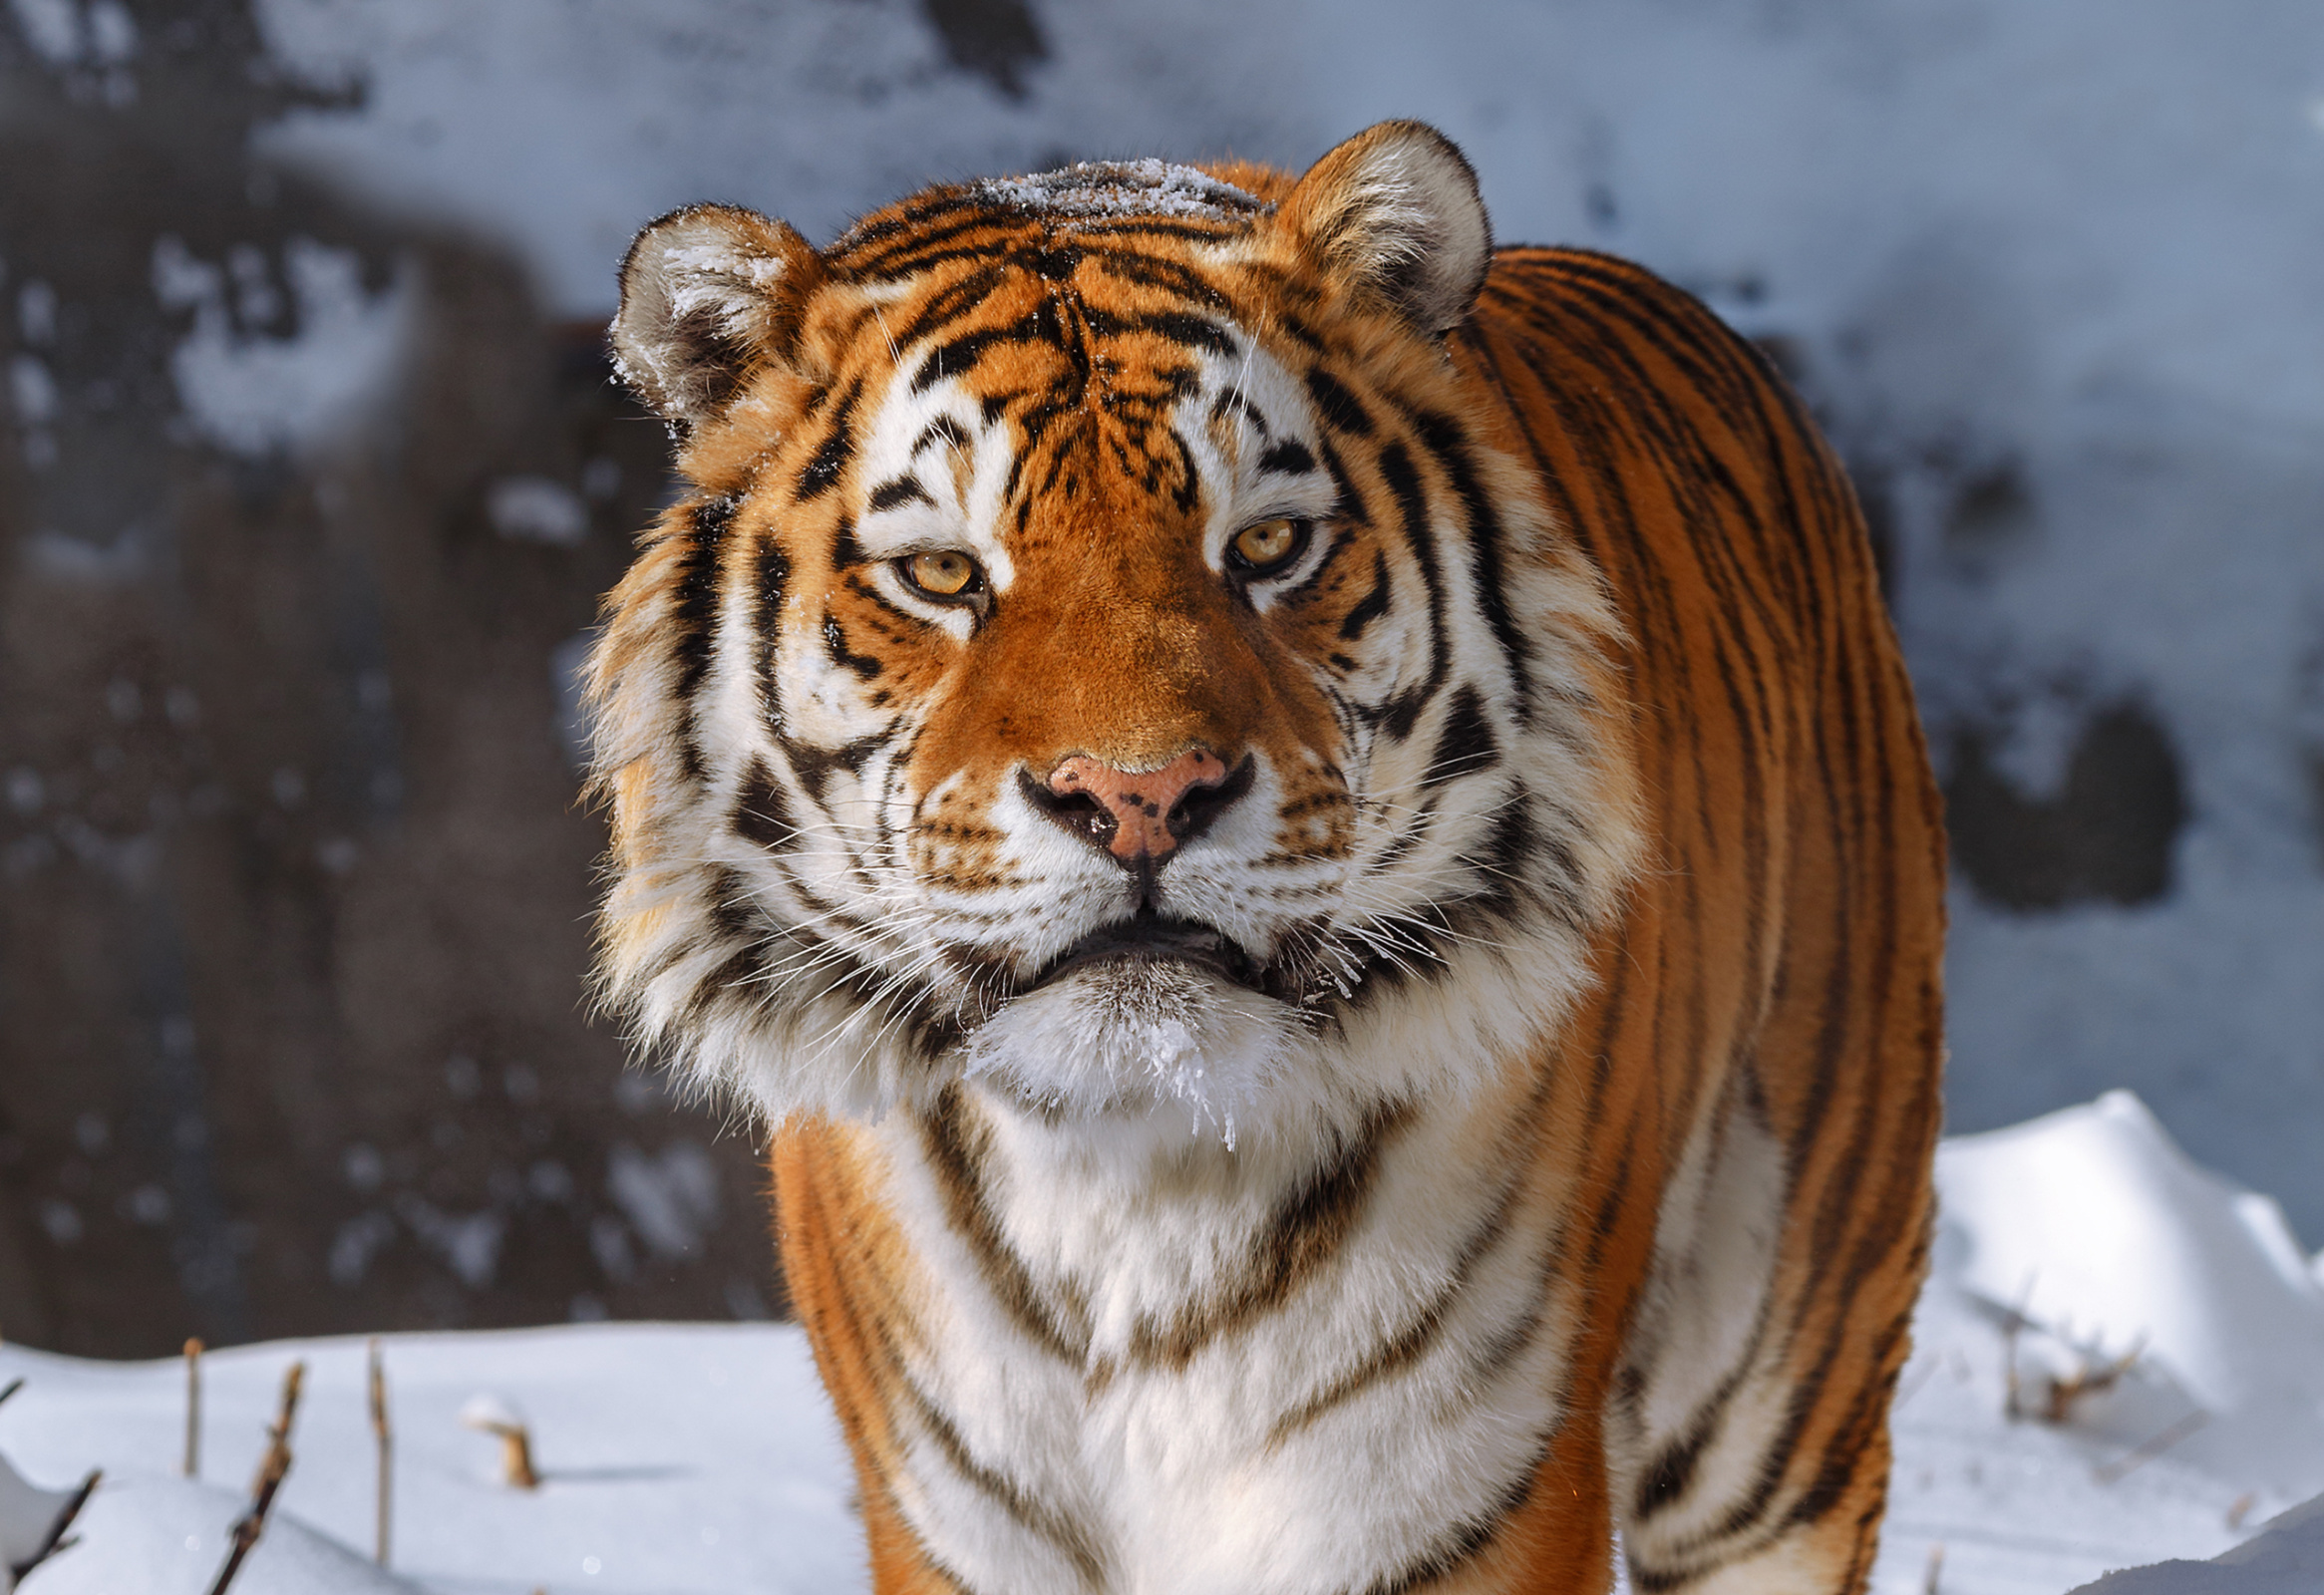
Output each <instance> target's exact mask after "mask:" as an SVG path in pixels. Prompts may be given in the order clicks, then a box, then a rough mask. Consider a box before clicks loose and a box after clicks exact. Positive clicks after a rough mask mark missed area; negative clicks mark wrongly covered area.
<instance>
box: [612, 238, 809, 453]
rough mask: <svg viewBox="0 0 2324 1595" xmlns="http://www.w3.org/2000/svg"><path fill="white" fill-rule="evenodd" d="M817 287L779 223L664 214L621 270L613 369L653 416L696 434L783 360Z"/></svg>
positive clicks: (801, 241) (803, 244)
mask: <svg viewBox="0 0 2324 1595" xmlns="http://www.w3.org/2000/svg"><path fill="white" fill-rule="evenodd" d="M822 278H823V257H822V256H820V255H818V254H817V253H816V252H815V247H814V245H812V244H810V243H809V242H808V241H807V240H806V239H805V238H802V237H801V236H800V235H799V234H798V233H797V232H796V231H795V230H793V229H792V228H791V227H790V226H788V225H787V224H785V223H783V222H780V221H775V220H772V219H770V218H769V217H766V216H762V215H760V214H759V213H758V212H757V211H755V210H744V209H741V208H740V207H738V206H734V205H689V206H687V207H686V208H685V209H684V210H673V211H672V212H670V214H668V215H666V216H664V217H662V219H661V220H659V221H656V222H654V223H652V224H651V225H649V226H648V227H647V228H646V229H645V230H644V231H643V232H641V233H639V234H638V235H637V240H636V241H635V242H634V243H632V244H631V245H630V246H629V253H628V255H627V256H626V257H624V258H623V260H622V262H621V309H620V310H619V311H618V312H617V313H616V314H615V315H614V317H613V327H612V339H613V364H614V368H615V369H616V370H618V371H619V372H620V373H621V380H622V381H623V382H626V383H627V384H629V387H630V389H631V391H632V392H634V393H635V394H636V395H637V396H638V398H640V399H641V400H643V401H644V402H645V403H646V405H647V406H648V407H649V408H651V409H652V410H653V411H654V412H655V414H657V415H659V416H661V417H662V418H663V419H664V420H666V421H670V422H674V423H676V424H677V425H679V426H681V427H685V428H688V429H691V428H693V427H695V426H698V425H699V424H701V423H702V422H705V421H708V420H710V419H712V418H713V417H715V416H717V415H718V413H719V412H720V411H721V410H723V409H725V408H726V405H727V403H728V401H730V400H732V399H733V398H734V396H735V393H736V391H737V390H739V389H740V388H741V387H742V385H743V383H744V382H745V381H746V380H748V379H749V377H750V376H751V374H752V373H753V372H755V371H757V370H759V369H760V368H761V367H763V366H766V365H768V364H770V363H775V362H780V361H783V360H785V359H787V358H788V357H789V356H790V355H791V353H792V351H793V346H794V345H795V344H796V343H797V341H798V336H799V323H800V315H801V311H802V309H803V308H804V306H805V305H806V302H807V297H808V294H809V292H810V291H811V290H812V289H813V288H814V287H815V285H816V284H817V283H818V282H820V281H821V280H822Z"/></svg>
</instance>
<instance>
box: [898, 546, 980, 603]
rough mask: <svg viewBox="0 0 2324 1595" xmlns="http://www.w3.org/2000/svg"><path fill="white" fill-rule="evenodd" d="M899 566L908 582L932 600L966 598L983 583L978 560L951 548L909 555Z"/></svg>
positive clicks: (900, 561)
mask: <svg viewBox="0 0 2324 1595" xmlns="http://www.w3.org/2000/svg"><path fill="white" fill-rule="evenodd" d="M895 564H896V569H897V570H898V571H899V572H901V573H902V575H903V579H904V580H905V581H907V582H909V583H911V585H912V586H914V587H916V588H918V589H919V590H920V591H921V592H923V593H925V594H927V595H928V596H929V597H930V598H965V597H967V596H968V595H969V594H970V593H972V592H974V591H976V589H977V585H978V583H980V582H981V581H982V580H983V575H982V573H981V572H980V571H978V569H977V568H976V561H975V560H973V559H971V558H969V557H968V555H966V554H964V553H958V552H955V551H954V550H952V549H950V548H939V549H936V550H934V551H933V552H930V553H924V554H907V555H905V556H904V557H903V558H901V559H898V560H897V561H896V562H895Z"/></svg>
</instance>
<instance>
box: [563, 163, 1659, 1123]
mask: <svg viewBox="0 0 2324 1595" xmlns="http://www.w3.org/2000/svg"><path fill="white" fill-rule="evenodd" d="M1490 252H1491V242H1490V235H1489V232H1488V228H1487V223H1486V217H1485V211H1484V207H1483V204H1482V202H1481V200H1480V198H1479V195H1478V192H1477V185H1476V180H1475V177H1474V175H1473V173H1472V172H1471V170H1470V168H1469V165H1468V162H1467V161H1466V160H1464V159H1463V158H1462V156H1461V154H1460V152H1459V151H1458V150H1457V149H1455V148H1454V147H1453V146H1452V145H1451V144H1450V143H1449V142H1447V141H1446V140H1445V139H1444V138H1443V137H1442V136H1441V135H1439V134H1437V133H1435V132H1434V131H1432V130H1430V129H1428V128H1425V127H1422V126H1420V125H1418V124H1413V123H1390V124H1384V125H1382V126H1380V127H1377V128H1374V129H1372V130H1371V131H1370V132H1368V133H1365V134H1363V135H1360V136H1359V137H1358V138H1356V139H1354V140H1352V141H1350V142H1349V143H1347V144H1345V145H1343V146H1341V147H1340V148H1339V149H1337V150H1335V151H1333V152H1332V153H1331V154H1330V155H1328V156H1327V157H1325V158H1324V160H1321V161H1320V162H1318V163H1317V164H1316V166H1314V167H1313V168H1312V169H1311V170H1309V171H1308V172H1307V173H1306V175H1305V176H1304V177H1301V178H1299V179H1297V180H1296V181H1294V180H1293V179H1291V178H1289V177H1287V176H1285V175H1283V174H1281V173H1276V172H1272V171H1267V170H1264V169H1260V168H1252V167H1244V166H1223V167H1219V168H1215V169H1211V170H1198V169H1194V168H1190V167H1185V166H1173V165H1164V164H1163V163H1162V162H1160V161H1147V162H1140V163H1127V164H1122V163H1105V164H1083V165H1076V166H1071V167H1068V168H1066V169H1064V170H1060V171H1054V172H1048V173H1045V174H1041V175H1037V176H1029V177H1024V178H1017V179H1010V180H1002V181H987V182H978V183H970V184H965V185H959V186H951V187H942V188H936V189H932V190H930V191H928V192H925V193H922V194H920V195H918V196H916V197H914V198H911V199H909V200H906V201H904V202H902V203H900V204H898V205H895V206H893V207H891V208H889V209H887V210H884V211H880V212H878V213H876V214H874V215H871V216H870V217H868V218H866V219H864V220H863V221H861V222H859V223H857V224H856V225H855V226H854V227H853V228H852V229H851V230H849V231H848V232H847V233H846V234H844V235H843V236H842V237H840V238H839V239H838V240H837V241H836V242H835V243H834V244H832V245H831V246H830V248H829V249H826V250H823V251H820V252H819V251H818V250H816V249H815V248H813V247H812V246H811V245H809V244H808V243H807V242H806V240H805V239H803V238H802V237H801V236H800V235H799V234H798V233H797V232H795V231H793V230H792V229H791V228H790V227H788V226H786V225H784V224H783V223H781V222H778V221H773V220H770V219H767V218H765V217H762V216H759V215H756V214H754V213H751V212H749V211H744V210H738V209H733V208H728V207H722V206H699V207H695V208H691V209H687V210H681V211H679V212H677V213H675V214H673V215H670V216H668V217H665V218H664V219H662V220H661V221H658V222H656V223H654V224H653V225H652V226H650V227H649V228H647V229H646V231H645V232H644V233H642V234H641V235H640V236H639V238H638V239H637V241H636V243H635V245H634V246H633V247H632V249H631V251H630V254H629V257H628V259H627V261H626V263H625V264H624V266H623V270H622V302H621V309H620V313H619V315H618V317H617V319H616V320H615V322H614V324H613V329H612V340H613V348H614V351H615V356H616V359H617V361H618V364H619V367H620V370H621V373H622V375H623V377H624V378H625V380H626V381H627V382H628V383H629V384H630V385H631V387H632V388H633V389H634V390H635V391H636V392H637V393H638V394H639V395H640V396H641V398H642V399H643V400H644V401H645V402H646V403H648V404H649V405H651V406H652V407H653V408H654V409H655V410H656V411H658V412H659V413H660V414H661V415H662V416H663V417H665V418H666V419H667V420H668V421H669V423H670V424H671V427H672V431H673V435H674V437H675V438H676V440H677V443H678V447H679V462H680V468H681V471H682V472H683V474H684V476H685V478H687V480H688V481H689V482H690V483H691V485H692V489H693V490H692V492H691V493H690V494H689V495H688V496H687V497H686V498H685V499H684V500H683V501H681V502H679V503H678V504H677V505H675V506H674V507H673V508H672V509H671V510H670V511H669V512H668V513H667V514H666V515H665V516H664V517H663V520H662V522H661V524H660V526H659V528H658V529H657V530H656V531H655V532H653V533H652V534H650V535H649V537H648V539H647V541H646V544H645V547H644V550H643V552H642V554H641V556H640V557H639V559H638V561H637V563H636V565H635V566H634V567H633V569H632V570H631V571H630V573H629V574H628V576H627V577H626V579H625V580H624V581H623V582H622V584H621V585H620V587H619V588H618V589H617V590H616V591H615V593H614V594H613V595H612V597H611V599H610V600H609V603H608V615H607V620H606V623H605V626H604V630H603V634H602V639H601V641H600V643H599V645H598V647H597V649H596V652H595V655H594V658H593V661H592V665H591V690H592V694H593V702H594V704H595V707H596V715H597V743H596V749H597V753H596V760H597V779H598V781H599V783H600V785H601V788H602V790H603V791H604V792H605V793H606V794H607V795H608V796H609V798H610V799H611V804H612V809H613V820H614V840H613V852H612V860H611V870H610V874H611V881H612V883H611V888H610V891H609V895H608V899H607V903H606V906H605V909H604V914H603V919H602V924H601V976H602V978H603V980H604V983H605V986H606V988H607V991H608V993H609V995H610V997H611V999H612V1000H613V1001H614V1002H615V1003H616V1004H617V1005H618V1006H620V1007H621V1008H623V1009H624V1010H625V1011H626V1012H627V1013H628V1014H629V1015H630V1016H631V1017H632V1018H633V1020H634V1021H635V1023H636V1024H637V1026H638V1028H639V1029H640V1030H641V1031H642V1032H643V1033H644V1034H645V1036H646V1037H647V1038H648V1039H649V1040H650V1041H651V1042H653V1043H656V1044H659V1045H660V1046H661V1047H662V1048H664V1049H665V1050H667V1051H669V1052H672V1053H674V1054H675V1055H677V1056H678V1057H679V1058H680V1059H681V1060H682V1061H683V1063H684V1065H685V1067H686V1068H687V1069H689V1070H690V1071H691V1072H692V1074H693V1075H694V1076H695V1078H696V1079H698V1080H700V1081H703V1082H706V1083H710V1084H714V1085H722V1086H727V1087H732V1088H736V1089H738V1090H740V1091H741V1092H742V1093H743V1094H745V1095H746V1096H747V1097H749V1098H751V1099H753V1100H755V1101H756V1102H757V1103H758V1104H759V1105H760V1106H762V1107H763V1108H764V1109H765V1110H766V1111H767V1112H768V1113H769V1114H770V1115H771V1116H773V1117H777V1118H780V1117H785V1116H787V1115H789V1114H792V1113H795V1112H802V1111H805V1112H829V1113H863V1112H877V1111H879V1110H880V1109H882V1108H884V1107H886V1106H888V1105H892V1104H896V1103H906V1104H909V1103H911V1102H914V1101H925V1100H927V1098H928V1096H929V1094H930V1093H932V1092H934V1091H937V1090H941V1089H943V1088H944V1087H945V1086H947V1085H949V1084H951V1083H953V1082H956V1081H959V1080H962V1079H964V1078H973V1079H981V1080H983V1081H984V1082H986V1083H987V1084H988V1085H989V1086H990V1087H991V1088H992V1089H994V1090H997V1091H1001V1092H1004V1093H1007V1094H1009V1095H1010V1096H1011V1097H1013V1098H1015V1099H1017V1100H1019V1101H1020V1102H1022V1103H1023V1104H1024V1105H1025V1106H1026V1107H1027V1108H1028V1109H1030V1110H1032V1111H1035V1112H1037V1113H1039V1114H1040V1115H1042V1116H1044V1117H1048V1118H1051V1119H1056V1118H1061V1117H1062V1118H1067V1119H1075V1120H1088V1121H1098V1120H1111V1121H1141V1122H1145V1121H1167V1122H1176V1123H1177V1124H1178V1125H1179V1128H1178V1130H1177V1131H1176V1133H1179V1134H1180V1135H1183V1133H1184V1127H1185V1125H1186V1124H1188V1123H1191V1124H1192V1125H1193V1126H1194V1127H1195V1128H1196V1129H1197V1130H1208V1131H1216V1132H1218V1133H1220V1134H1222V1135H1224V1136H1225V1137H1227V1138H1228V1139H1229V1140H1231V1138H1232V1137H1233V1136H1234V1135H1235V1134H1236V1133H1238V1132H1239V1133H1244V1134H1252V1133H1257V1134H1270V1133H1294V1132H1298V1131H1299V1130H1300V1129H1301V1128H1302V1127H1303V1126H1304V1127H1305V1128H1308V1129H1312V1128H1313V1127H1314V1124H1315V1122H1316V1120H1317V1118H1318V1117H1319V1116H1322V1117H1334V1116H1342V1115H1345V1114H1347V1113H1350V1112H1361V1111H1376V1110H1377V1109H1378V1108H1379V1107H1380V1106H1381V1105H1383V1104H1391V1103H1394V1102H1397V1101H1403V1100H1409V1099H1411V1098H1412V1097H1413V1096H1415V1095H1416V1094H1419V1093H1424V1092H1434V1091H1443V1090H1458V1089H1462V1088H1463V1086H1464V1085H1466V1084H1474V1083H1475V1082H1476V1081H1478V1080H1480V1079H1482V1078H1484V1077H1485V1076H1486V1075H1487V1074H1489V1073H1490V1072H1491V1071H1492V1070H1493V1069H1494V1068H1495V1067H1497V1066H1498V1065H1499V1064H1500V1063H1501V1062H1502V1061H1504V1060H1506V1059H1507V1058H1509V1057H1510V1056H1512V1055H1515V1054H1521V1053H1522V1051H1523V1050H1524V1049H1525V1048H1527V1047H1528V1046H1529V1045H1531V1044H1533V1043H1534V1042H1535V1041H1536V1040H1537V1039H1538V1038H1539V1037H1540V1036H1541V1035H1542V1034H1543V1033H1544V1032H1545V1031H1547V1030H1548V1029H1549V1028H1551V1027H1553V1026H1554V1025H1555V1023H1556V1021H1557V1019H1558V1018H1559V1016H1560V1015H1561V1014H1562V1013H1563V1012H1564V1011H1565V1010H1566V1009H1567V1008H1568V1007H1569V1005H1570V1004H1571V1002H1572V1001H1573V998H1574V996H1575V994H1576V993H1577V992H1578V991H1579V990H1580V989H1582V987H1583V986H1584V984H1585V982H1586V979H1587V964H1588V953H1587V946H1586V943H1587V938H1588V934H1589V931H1590V930H1591V928H1592V926H1593V925H1594V924H1595V923H1596V922H1598V921H1599V920H1601V919H1602V918H1603V917H1604V916H1605V915H1606V914H1607V913H1609V911H1610V910H1611V908H1612V906H1613V904H1614V903H1615V901H1616V900H1617V899H1618V897H1619V895H1620V892H1621V886H1622V881H1623V878H1624V876H1625V873H1626V872H1627V870H1628V869H1629V867H1630V860H1631V858H1632V857H1633V856H1634V854H1635V852H1636V840H1635V836H1634V834H1633V832H1634V828H1635V827H1634V824H1633V821H1632V818H1631V811H1632V804H1631V801H1630V798H1629V796H1628V791H1629V789H1628V781H1629V778H1628V776H1627V775H1626V774H1625V772H1626V770H1627V757H1626V754H1625V753H1624V751H1623V750H1624V748H1625V746H1626V743H1625V738H1626V735H1627V734H1626V731H1625V728H1624V724H1623V722H1622V719H1621V715H1620V712H1619V711H1618V709H1617V708H1616V707H1615V705H1616V703H1617V701H1618V697H1617V695H1618V688H1617V685H1616V677H1615V675H1614V670H1615V666H1614V664H1613V663H1612V661H1613V660H1614V659H1615V657H1616V648H1617V646H1618V638H1617V636H1616V631H1615V623H1614V621H1613V619H1612V616H1611V612H1610V609H1609V607H1608V605H1607V603H1606V601H1605V598H1604V596H1603V594H1602V592H1601V590H1600V588H1599V585H1598V583H1597V581H1596V579H1595V577H1594V575H1593V573H1592V572H1591V571H1590V570H1589V569H1588V568H1587V565H1586V562H1585V561H1584V560H1583V559H1582V558H1581V557H1580V556H1579V555H1578V554H1577V553H1576V552H1575V551H1574V550H1573V549H1572V548H1571V546H1570V545H1569V544H1568V543H1566V542H1565V541H1564V540H1562V539H1561V538H1560V537H1559V535H1558V534H1557V533H1556V531H1555V528H1554V527H1553V526H1552V525H1551V524H1550V522H1549V518H1548V516H1547V514H1546V513H1545V510H1544V507H1543V501H1542V497H1541V493H1540V489H1539V487H1538V485H1537V484H1536V483H1535V482H1534V481H1533V479H1532V478H1529V477H1528V475H1527V474H1526V472H1524V471H1522V470H1520V469H1519V468H1517V467H1516V466H1515V465H1514V464H1513V462H1512V461H1511V460H1510V459H1509V458H1508V457H1507V456H1506V455H1505V454H1504V453H1503V451H1502V449H1501V448H1500V447H1499V446H1498V445H1497V444H1496V441H1495V439H1496V436H1498V433H1497V429H1498V428H1499V426H1500V425H1501V424H1500V423H1499V422H1497V421H1496V420H1495V419H1494V417H1493V416H1492V415H1491V414H1490V413H1487V412H1485V411H1484V410H1483V408H1482V407H1481V405H1480V402H1479V401H1478V400H1477V399H1476V398H1475V397H1474V394H1475V392H1476V391H1477V390H1476V388H1475V386H1474V383H1473V382H1471V381H1465V379H1464V377H1463V375H1462V372H1461V369H1460V365H1459V359H1458V353H1459V351H1458V337H1457V335H1456V329H1457V327H1458V326H1459V324H1460V323H1461V321H1462V320H1463V319H1464V317H1465V316H1466V315H1467V313H1468V311H1469V308H1470V306H1471V304H1472V303H1473V301H1474V299H1475V297H1476V295H1477V293H1478V292H1479V289H1480V287H1481V285H1482V283H1483V281H1484V277H1485V273H1486V268H1487V265H1488V263H1489V258H1490Z"/></svg>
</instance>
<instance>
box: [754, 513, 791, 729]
mask: <svg viewBox="0 0 2324 1595" xmlns="http://www.w3.org/2000/svg"><path fill="white" fill-rule="evenodd" d="M790 580H791V561H790V560H789V559H788V558H786V557H785V556H784V553H783V550H782V549H781V548H780V547H778V546H777V545H776V542H775V538H774V537H773V535H772V534H770V535H769V536H768V538H767V540H766V541H765V542H763V543H761V544H760V545H759V591H758V612H757V616H756V625H757V627H758V636H757V637H756V639H755V641H756V642H757V643H758V672H759V716H760V718H761V719H762V720H764V721H765V722H766V723H767V724H768V725H770V726H778V725H781V724H782V723H783V683H782V680H781V668H782V652H781V648H780V644H781V641H782V636H783V591H784V588H785V586H786V584H788V583H789V582H790Z"/></svg>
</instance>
